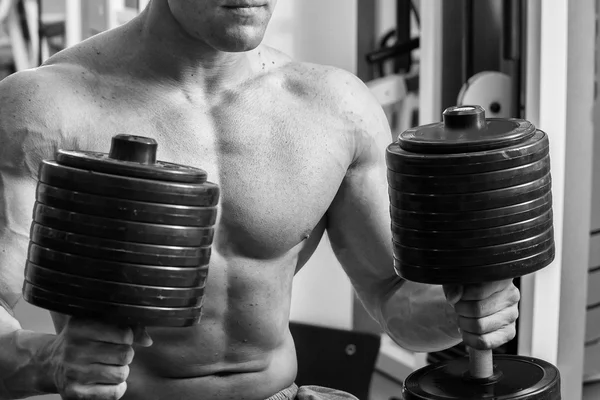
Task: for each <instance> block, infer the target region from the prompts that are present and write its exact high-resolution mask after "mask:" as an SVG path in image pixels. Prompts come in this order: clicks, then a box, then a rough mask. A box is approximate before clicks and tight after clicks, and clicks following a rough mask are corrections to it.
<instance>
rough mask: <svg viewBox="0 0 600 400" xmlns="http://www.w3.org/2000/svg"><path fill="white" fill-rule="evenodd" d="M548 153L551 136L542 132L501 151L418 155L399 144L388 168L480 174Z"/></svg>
mask: <svg viewBox="0 0 600 400" xmlns="http://www.w3.org/2000/svg"><path fill="white" fill-rule="evenodd" d="M548 153H549V142H548V136H547V135H546V133H545V132H543V131H540V130H538V131H536V133H535V134H534V135H533V136H532V137H531V138H529V139H528V140H526V141H525V142H523V143H520V144H518V145H515V146H510V147H506V148H503V149H501V150H498V151H482V152H475V153H459V154H419V153H411V152H408V151H405V150H402V148H400V146H399V144H398V143H397V142H394V143H392V144H390V145H389V146H388V147H387V150H386V156H385V157H386V164H387V167H388V169H390V170H392V171H396V172H398V173H402V174H408V175H454V174H459V175H462V174H479V173H484V172H491V171H499V170H503V169H508V168H515V167H518V166H520V165H524V164H531V163H532V162H535V161H537V160H539V159H541V158H543V157H545V156H547V155H548Z"/></svg>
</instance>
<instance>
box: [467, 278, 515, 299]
mask: <svg viewBox="0 0 600 400" xmlns="http://www.w3.org/2000/svg"><path fill="white" fill-rule="evenodd" d="M510 285H512V279H507V280H503V281H495V282H487V283H484V284H471V285H464V289H463V293H462V297H461V300H485V299H487V298H488V297H490V296H492V295H493V294H495V293H498V292H501V291H503V290H504V289H506V288H507V287H509V286H510Z"/></svg>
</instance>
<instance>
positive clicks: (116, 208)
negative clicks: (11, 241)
mask: <svg viewBox="0 0 600 400" xmlns="http://www.w3.org/2000/svg"><path fill="white" fill-rule="evenodd" d="M36 200H37V201H38V202H40V203H42V204H45V205H48V206H50V207H55V208H61V209H63V210H69V211H73V212H77V213H83V214H89V215H97V216H99V217H107V218H114V219H118V220H122V221H134V222H146V223H151V224H163V225H180V226H197V227H209V226H213V225H214V224H215V221H216V219H217V208H216V207H191V206H179V205H173V204H159V203H145V202H141V201H133V200H123V199H118V198H114V197H106V196H97V195H93V194H88V193H83V192H74V191H71V190H66V189H61V188H58V187H54V186H48V185H46V184H44V183H39V184H38V186H37V191H36Z"/></svg>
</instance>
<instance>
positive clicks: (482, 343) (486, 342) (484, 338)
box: [475, 335, 492, 350]
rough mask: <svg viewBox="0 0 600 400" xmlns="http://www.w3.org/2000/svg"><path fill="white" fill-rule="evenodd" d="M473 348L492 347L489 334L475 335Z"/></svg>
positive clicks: (484, 348)
mask: <svg viewBox="0 0 600 400" xmlns="http://www.w3.org/2000/svg"><path fill="white" fill-rule="evenodd" d="M475 348H477V349H480V350H486V349H491V348H492V340H491V338H490V336H489V335H479V336H476V337H475Z"/></svg>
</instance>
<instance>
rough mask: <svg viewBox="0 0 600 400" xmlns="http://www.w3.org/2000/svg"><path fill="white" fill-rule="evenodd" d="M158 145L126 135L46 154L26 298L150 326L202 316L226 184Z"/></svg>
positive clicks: (60, 309) (67, 311)
mask: <svg viewBox="0 0 600 400" xmlns="http://www.w3.org/2000/svg"><path fill="white" fill-rule="evenodd" d="M156 151H157V144H156V142H155V141H154V140H152V139H148V138H143V137H137V136H128V135H117V136H115V137H113V140H112V146H111V150H110V153H109V154H104V153H93V152H75V151H66V150H59V152H58V153H57V157H56V160H52V161H49V160H45V161H43V162H42V164H41V166H40V170H39V183H38V187H37V192H36V203H35V207H34V210H33V224H32V226H31V234H30V246H29V253H28V260H27V265H26V269H25V284H24V287H23V295H24V298H25V300H27V301H28V302H29V303H31V304H34V305H36V306H38V307H42V308H45V309H48V310H51V311H56V312H59V313H63V314H68V315H83V316H86V317H98V318H104V319H111V320H115V321H118V322H122V323H130V324H141V325H145V326H172V327H175V326H190V325H193V324H195V323H197V322H198V321H199V319H200V315H201V311H202V300H203V298H204V297H203V296H204V288H205V283H206V278H207V273H208V263H209V259H210V255H211V245H212V241H213V234H214V224H215V221H216V215H217V209H216V206H217V203H218V200H219V187H218V186H217V185H216V184H213V183H210V182H207V175H206V172H205V171H203V170H200V169H196V168H190V167H186V166H182V165H177V164H170V163H165V162H161V161H156Z"/></svg>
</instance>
